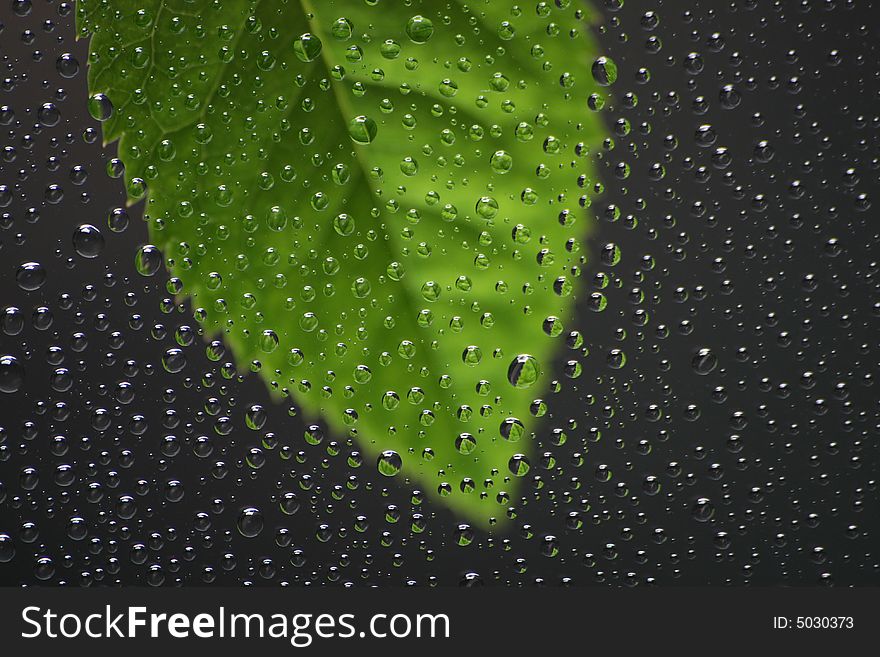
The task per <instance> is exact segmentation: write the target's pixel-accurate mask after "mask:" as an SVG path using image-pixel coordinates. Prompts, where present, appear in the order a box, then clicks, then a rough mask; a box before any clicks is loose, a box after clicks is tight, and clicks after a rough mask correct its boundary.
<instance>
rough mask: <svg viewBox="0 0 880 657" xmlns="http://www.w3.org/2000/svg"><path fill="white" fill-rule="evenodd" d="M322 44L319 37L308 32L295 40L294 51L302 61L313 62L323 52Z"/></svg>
mask: <svg viewBox="0 0 880 657" xmlns="http://www.w3.org/2000/svg"><path fill="white" fill-rule="evenodd" d="M322 46H323V44H322V43H321V40H320V39H319V38H318V37H316V36H315V35H314V34H309V33H308V32H306V33H305V34H303V35H301V36H300V37H299V38H298V39H297V40H296V41H294V42H293V52H294V54H296V57H297V59H299V60H300V61H301V62H311V61H314V60H315V59H317V57H318V55H320V54H321V48H322Z"/></svg>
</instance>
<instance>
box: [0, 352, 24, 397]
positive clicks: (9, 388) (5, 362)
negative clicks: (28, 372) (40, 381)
mask: <svg viewBox="0 0 880 657" xmlns="http://www.w3.org/2000/svg"><path fill="white" fill-rule="evenodd" d="M23 385H24V367H22V366H21V363H19V362H18V359H17V358H15V356H0V392H5V393H10V394H11V393H14V392H18V391H19V390H21V387H22V386H23Z"/></svg>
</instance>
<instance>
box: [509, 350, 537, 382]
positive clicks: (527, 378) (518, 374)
mask: <svg viewBox="0 0 880 657" xmlns="http://www.w3.org/2000/svg"><path fill="white" fill-rule="evenodd" d="M540 373H541V370H540V366H539V365H538V360H537V359H536V358H535V357H534V356H530V355H528V354H520V355H519V356H517V357H516V358H514V359H513V360H512V361H511V362H510V366H509V367H508V368H507V380H508V381H509V382H510V385H512V386H513V387H515V388H531V387H532V386H533V385H535V382H537V380H538V376H539V375H540Z"/></svg>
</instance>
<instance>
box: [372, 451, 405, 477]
mask: <svg viewBox="0 0 880 657" xmlns="http://www.w3.org/2000/svg"><path fill="white" fill-rule="evenodd" d="M376 467H377V468H378V469H379V473H380V474H382V475H384V476H386V477H393V476H395V475H396V474H397V473H398V472H400V468H401V467H403V460H402V459H401V458H400V454H398V453H397V452H395V451H394V450H392V449H387V450H385V451H384V452H382V453H381V454H380V455H379V459H378V460H377V463H376Z"/></svg>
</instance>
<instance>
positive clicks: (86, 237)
mask: <svg viewBox="0 0 880 657" xmlns="http://www.w3.org/2000/svg"><path fill="white" fill-rule="evenodd" d="M73 248H74V250H75V251H76V252H77V253H78V254H79V255H81V256H82V257H83V258H97V257H98V256H99V255H100V254H101V251H103V250H104V235H103V234H102V233H101V231H100V230H98V229H97V228H96V227H95V226H93V225H92V224H80V225H79V226H78V227H77V228H76V230H75V231H73Z"/></svg>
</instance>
